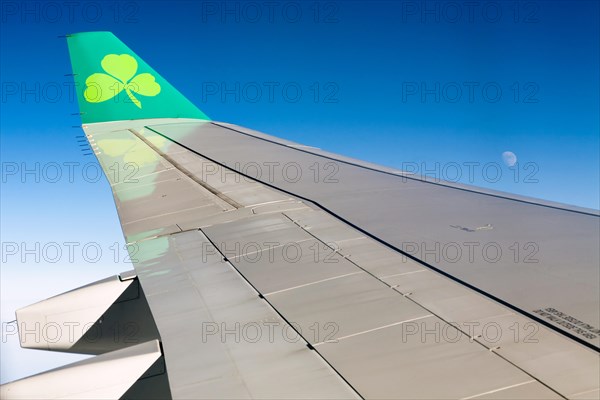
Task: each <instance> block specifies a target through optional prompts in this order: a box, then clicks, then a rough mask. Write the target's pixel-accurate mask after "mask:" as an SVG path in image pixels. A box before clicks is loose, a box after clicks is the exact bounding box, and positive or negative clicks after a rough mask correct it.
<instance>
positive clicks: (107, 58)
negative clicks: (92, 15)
mask: <svg viewBox="0 0 600 400" xmlns="http://www.w3.org/2000/svg"><path fill="white" fill-rule="evenodd" d="M67 43H68V45H69V55H70V57H71V66H72V68H73V75H74V78H75V87H76V91H77V100H78V102H79V111H80V113H81V121H82V122H83V123H93V122H106V121H122V120H131V119H142V118H197V119H203V120H210V118H208V117H207V116H206V114H204V113H203V112H202V111H200V110H199V109H198V108H197V107H196V106H195V105H193V104H192V103H191V102H190V101H189V100H188V99H186V98H185V96H183V95H182V94H181V93H179V91H178V90H177V89H175V88H174V87H173V86H171V84H170V83H169V82H167V81H166V79H164V78H163V77H162V76H160V75H159V74H158V73H157V72H156V71H154V70H153V69H152V68H151V67H150V66H149V65H148V64H146V63H145V62H144V60H142V59H141V58H140V57H138V56H137V54H135V53H134V52H133V51H131V50H130V49H129V47H127V46H126V45H125V44H124V43H123V42H121V41H120V40H119V39H118V38H117V37H116V36H115V35H113V34H112V33H111V32H82V33H75V34H72V35H68V36H67Z"/></svg>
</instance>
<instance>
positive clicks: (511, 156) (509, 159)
mask: <svg viewBox="0 0 600 400" xmlns="http://www.w3.org/2000/svg"><path fill="white" fill-rule="evenodd" d="M502 161H504V164H506V165H507V166H509V167H512V166H514V165H515V164H516V163H517V155H516V154H515V153H513V152H512V151H505V152H504V153H502Z"/></svg>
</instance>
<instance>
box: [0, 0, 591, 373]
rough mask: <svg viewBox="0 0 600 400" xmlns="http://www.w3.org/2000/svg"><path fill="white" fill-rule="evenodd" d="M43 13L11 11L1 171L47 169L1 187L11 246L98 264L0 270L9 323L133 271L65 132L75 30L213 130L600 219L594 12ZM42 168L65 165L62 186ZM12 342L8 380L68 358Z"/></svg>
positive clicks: (205, 6) (481, 6) (547, 8)
mask: <svg viewBox="0 0 600 400" xmlns="http://www.w3.org/2000/svg"><path fill="white" fill-rule="evenodd" d="M51 4H52V6H48V5H46V3H45V2H29V3H27V4H24V3H19V2H3V3H2V15H1V18H2V25H1V28H0V29H1V38H0V42H1V53H2V64H1V70H0V72H1V81H2V99H1V101H2V106H1V110H0V117H1V118H0V120H1V122H0V124H1V141H2V143H1V150H0V151H1V156H2V163H3V171H4V172H6V170H5V169H6V168H13V167H16V168H18V169H19V172H20V171H21V169H23V168H29V169H31V168H34V170H35V168H36V163H39V169H38V171H39V172H38V173H37V174H38V175H39V178H40V179H39V180H40V182H36V173H32V174H28V175H25V177H23V178H22V177H21V176H20V173H17V175H10V176H7V177H6V179H3V182H2V193H1V200H2V206H1V207H2V226H1V232H2V241H3V243H6V242H15V243H23V242H24V243H26V244H27V245H33V244H35V243H38V242H39V243H41V244H42V245H43V244H45V243H48V242H52V241H56V242H64V241H79V242H81V243H87V242H97V243H99V244H100V246H101V248H102V249H104V251H105V253H106V255H105V257H103V258H102V259H101V260H99V261H98V262H95V263H90V262H88V260H85V259H83V258H82V257H79V258H78V259H77V258H76V259H75V260H74V261H68V260H59V262H57V263H49V262H46V261H45V260H42V261H41V262H35V260H33V259H26V260H24V262H23V260H20V259H18V258H15V257H12V258H10V257H9V258H7V259H6V260H3V264H2V270H1V273H2V321H3V322H6V321H10V320H12V319H14V317H13V314H12V312H13V311H14V309H15V308H17V307H21V306H24V305H27V304H29V303H31V302H34V301H38V300H40V299H43V298H45V297H48V296H51V295H53V294H56V293H59V292H62V291H65V290H69V289H71V288H73V287H74V286H77V285H83V284H85V283H88V282H89V281H91V280H94V279H100V278H103V277H105V276H107V275H110V274H113V273H118V272H120V271H123V270H127V269H130V266H129V265H128V264H127V263H126V262H123V261H122V260H120V261H119V262H114V260H113V259H112V257H111V256H109V255H108V254H109V253H110V250H109V248H110V246H112V244H113V243H114V242H118V243H120V244H122V242H123V238H122V235H121V232H120V227H119V224H118V219H117V215H116V212H115V209H114V203H113V201H112V196H111V193H110V189H109V186H108V184H107V183H106V181H105V179H99V180H95V179H92V178H91V177H90V173H91V172H93V171H94V169H93V165H92V164H95V160H94V159H93V156H85V155H83V154H84V153H83V152H82V151H81V148H80V147H79V143H78V142H77V140H78V139H77V138H76V135H80V134H81V131H80V130H79V129H78V128H73V127H72V126H77V125H78V124H79V121H78V117H77V116H73V115H71V114H73V113H77V112H78V108H77V104H76V100H75V96H74V93H73V91H72V89H71V88H72V86H71V80H70V78H69V77H68V76H65V74H68V73H70V64H69V58H68V52H67V46H66V43H65V40H64V39H60V38H58V36H60V35H64V34H67V33H71V32H80V31H90V30H110V31H112V32H114V33H115V34H116V35H117V36H118V37H119V38H120V39H121V40H123V41H124V42H125V43H126V44H127V45H128V46H129V47H131V48H132V49H133V50H134V51H135V52H136V53H137V54H138V55H139V56H140V57H142V58H144V59H145V61H146V62H148V63H149V64H150V65H151V66H153V68H154V69H155V70H156V71H158V72H159V73H160V74H161V75H162V76H164V77H165V78H166V79H167V80H169V81H170V82H171V83H172V84H173V85H174V86H175V87H176V88H178V89H179V90H180V91H181V92H183V93H184V94H185V95H186V96H187V97H188V98H189V99H190V100H191V101H192V102H193V103H195V104H197V105H198V106H199V107H200V108H201V109H202V110H203V111H204V112H205V113H206V114H208V115H209V116H210V117H212V118H213V119H215V120H219V121H227V122H232V123H236V124H239V125H243V126H246V127H249V128H253V129H256V130H260V131H263V132H266V133H269V134H273V135H276V136H279V137H283V138H286V139H291V140H294V141H298V142H301V143H304V144H308V145H314V146H318V147H321V148H323V149H326V150H329V151H333V152H336V153H341V154H344V155H348V156H352V157H355V158H359V159H364V160H368V161H371V162H375V163H379V164H383V165H386V166H392V167H396V168H400V169H406V168H410V169H411V170H415V171H416V172H421V173H427V174H429V175H433V176H434V177H437V178H442V179H444V178H445V179H449V180H455V179H456V174H455V173H456V168H455V167H456V165H458V166H459V171H460V175H461V176H460V179H458V180H459V181H460V182H462V183H467V184H475V185H478V186H484V187H487V188H491V189H494V190H501V191H507V192H511V193H517V194H521V195H527V196H532V197H537V198H543V199H548V200H552V201H558V202H564V203H568V204H574V205H578V206H583V207H589V208H596V209H598V208H599V191H600V188H599V181H600V176H599V169H600V168H599V146H600V143H599V132H600V127H599V111H598V110H599V108H600V103H599V90H598V88H599V74H600V65H599V51H598V50H599V37H600V31H599V25H600V24H599V12H600V10H599V5H598V2H595V1H581V2H577V1H569V2H558V1H543V2H542V1H539V2H536V1H533V2H512V1H511V2H471V3H470V4H472V5H471V6H469V5H467V3H461V2H426V3H422V2H420V1H398V2H391V1H389V2H368V3H367V2H365V3H362V2H358V1H348V2H318V3H317V2H312V1H306V2H285V1H284V2H280V3H277V4H276V5H274V6H272V7H269V6H268V5H267V4H269V3H268V2H229V3H223V2H221V1H215V2H211V1H209V2H202V3H196V2H191V1H190V2H169V3H166V2H161V1H148V2H136V1H131V2H122V3H115V2H107V3H104V2H85V1H84V2H77V3H76V5H71V6H69V4H72V3H69V2H52V3H51ZM424 6H425V9H424V8H423V7H424ZM270 88H271V89H270ZM505 151H511V152H513V153H515V154H516V156H517V160H518V164H517V165H516V166H513V167H512V168H509V167H508V166H507V165H506V164H504V163H503V160H502V153H503V152H505ZM65 162H66V163H75V166H74V180H73V182H70V180H69V179H68V177H67V173H68V169H67V168H66V167H65V166H64V163H65ZM49 163H58V164H59V165H60V166H61V167H60V170H61V173H62V176H61V178H60V179H58V180H57V181H56V182H53V181H52V180H53V179H51V177H50V176H48V174H50V173H51V172H52V171H51V170H50V169H51V168H52V165H53V164H49ZM469 164H471V165H473V164H474V165H476V167H475V169H474V170H473V171H474V174H473V175H469V173H468V172H469V168H468V167H467V166H466V165H469ZM486 165H493V171H497V168H500V171H501V176H500V177H499V178H496V177H495V176H489V173H490V170H489V169H488V170H486V169H485V168H484V167H485V166H486ZM44 168H46V170H44ZM90 171H91V172H90ZM486 171H487V172H486ZM3 178H4V176H3ZM5 336H7V335H3V341H2V349H3V357H2V361H1V371H0V372H1V377H0V380H1V381H2V382H5V381H7V380H11V379H15V378H19V377H22V376H24V375H27V374H31V373H33V372H38V371H41V370H44V369H46V368H48V367H49V366H54V365H59V364H61V363H63V362H65V360H66V359H67V358H69V357H65V356H56V355H54V354H44V353H43V352H35V351H29V352H28V351H25V350H20V349H18V346H17V344H16V342H15V340H14V337H8V338H7V337H5ZM4 339H6V340H4ZM69 359H71V358H69ZM16 360H21V361H19V362H17V361H16ZM22 360H28V361H22Z"/></svg>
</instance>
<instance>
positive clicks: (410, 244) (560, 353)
mask: <svg viewBox="0 0 600 400" xmlns="http://www.w3.org/2000/svg"><path fill="white" fill-rule="evenodd" d="M67 41H68V45H69V51H70V56H71V62H72V65H73V74H74V77H75V81H76V83H77V85H78V88H79V89H80V90H78V100H79V106H80V111H81V119H82V122H83V126H82V127H83V130H84V132H85V135H86V137H87V140H88V141H89V143H90V146H91V147H92V149H93V151H94V153H95V155H96V157H97V158H98V160H99V162H100V164H101V166H102V168H103V170H104V172H105V173H106V177H107V179H108V180H109V181H110V185H111V188H112V192H113V195H114V199H115V203H116V207H117V210H118V214H119V218H120V222H121V225H122V228H123V233H124V236H125V238H126V242H127V244H128V250H129V253H130V255H131V258H132V262H133V265H134V267H135V270H134V271H128V272H126V273H123V274H121V275H119V276H115V277H111V278H107V279H105V280H103V281H100V282H96V283H93V284H90V285H87V286H85V287H82V288H79V289H76V290H74V291H71V292H67V293H65V294H63V295H59V296H56V297H53V298H51V299H47V300H44V301H42V302H40V303H36V304H33V305H31V306H28V307H25V308H23V309H21V310H18V311H17V320H18V326H19V334H20V340H21V345H22V346H23V347H28V348H39V349H45V350H53V351H66V352H77V353H86V354H95V355H96V356H95V357H93V358H90V359H88V360H85V361H84V362H80V363H76V364H73V365H69V366H66V367H63V368H61V369H59V370H53V371H50V372H47V373H44V374H41V375H37V376H34V377H31V378H25V379H24V380H20V381H16V382H12V383H8V384H6V385H3V386H2V392H1V393H2V397H3V398H33V397H44V398H48V397H52V398H84V397H87V398H118V397H123V398H136V397H145V398H151V397H155V398H165V397H172V398H176V399H178V398H194V399H198V398H211V399H212V398H235V399H240V398H278V399H279V398H335V399H340V398H377V399H383V398H393V399H398V398H407V399H416V398H424V399H434V398H435V399H438V398H440V399H441V398H460V399H500V398H502V399H508V398H531V399H541V398H544V399H545V398H557V399H559V398H573V399H588V398H589V399H593V398H598V396H600V391H599V390H600V389H599V388H600V382H599V380H600V357H599V346H600V339H599V337H600V331H599V329H598V328H599V327H600V316H599V314H600V313H599V310H600V266H599V265H600V255H599V241H600V218H599V213H598V212H597V211H594V210H587V209H580V208H575V207H570V206H566V205H562V204H555V203H550V202H545V201H539V200H536V199H530V198H524V197H519V196H513V195H508V194H505V193H498V192H492V191H489V190H483V189H478V188H474V187H469V186H462V185H458V184H450V183H448V182H442V181H436V180H432V179H430V178H426V177H422V176H416V175H413V174H410V173H408V172H405V171H399V170H394V169H390V168H385V167H380V166H377V165H373V164H369V163H365V162H361V161H358V160H353V159H349V158H346V157H343V156H339V155H336V154H331V153H328V152H325V151H322V150H320V149H316V148H313V147H308V146H303V145H300V144H297V143H293V142H289V141H285V140H281V139H278V138H276V137H272V136H269V135H266V134H263V133H260V132H256V131H253V130H250V129H246V128H243V127H239V126H236V125H232V124H228V123H222V122H216V121H212V120H210V119H209V118H208V117H207V116H206V115H205V114H204V113H202V112H201V111H200V110H198V109H197V108H196V107H195V106H194V105H192V104H191V103H190V102H189V101H188V100H187V99H186V98H185V97H184V96H183V95H182V94H180V93H179V92H178V91H177V90H176V89H175V88H173V87H172V86H171V85H170V84H169V83H168V82H167V81H166V80H165V79H164V78H162V77H161V76H160V75H159V74H158V73H156V71H154V70H153V69H152V68H151V67H150V66H148V65H147V64H146V63H145V62H144V61H143V60H142V59H141V58H139V57H138V56H137V55H136V54H135V53H133V52H132V51H131V50H130V49H129V48H128V47H127V46H125V45H124V44H123V43H122V42H121V41H119V40H118V39H117V38H116V37H115V36H114V35H112V34H111V33H108V32H89V33H79V34H73V35H69V36H68V37H67ZM67 324H70V325H68V326H69V327H71V326H72V327H74V328H73V332H74V333H73V335H68V337H67V336H65V335H64V334H63V335H58V338H54V337H47V336H48V335H42V336H36V335H33V334H32V332H34V331H35V328H34V326H37V327H38V329H39V327H40V326H41V327H47V326H53V327H58V328H57V329H58V331H59V332H67V330H66V329H61V328H64V327H65V326H66V325H67ZM69 332H71V331H69ZM115 332H117V333H118V334H115ZM74 379H75V380H76V384H74V383H73V382H74Z"/></svg>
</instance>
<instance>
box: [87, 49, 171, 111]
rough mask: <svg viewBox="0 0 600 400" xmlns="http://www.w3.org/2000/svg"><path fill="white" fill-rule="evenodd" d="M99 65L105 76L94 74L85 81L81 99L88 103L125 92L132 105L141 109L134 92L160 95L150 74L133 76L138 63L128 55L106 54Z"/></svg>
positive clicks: (157, 85) (145, 94) (158, 87)
mask: <svg viewBox="0 0 600 400" xmlns="http://www.w3.org/2000/svg"><path fill="white" fill-rule="evenodd" d="M100 64H101V65H102V69H103V70H104V72H106V74H103V73H101V72H99V73H95V74H92V75H90V76H88V78H87V79H86V80H85V85H86V89H85V92H84V93H83V97H84V98H85V99H86V101H88V102H90V103H100V102H103V101H106V100H110V99H112V98H113V97H115V96H116V95H118V94H119V93H121V92H122V91H123V90H125V93H127V96H129V98H130V99H131V101H132V102H133V104H135V105H136V106H138V108H142V103H141V102H140V101H139V100H138V99H137V98H136V97H135V96H134V92H135V93H137V94H141V95H142V96H156V95H157V94H159V93H160V85H159V84H158V83H156V80H155V78H154V76H153V75H152V74H148V73H143V74H139V75H135V73H136V72H137V69H138V63H137V61H136V60H135V58H133V57H132V56H130V55H129V54H120V55H118V54H108V55H106V56H104V58H103V59H102V62H101V63H100ZM132 78H133V79H132Z"/></svg>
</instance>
